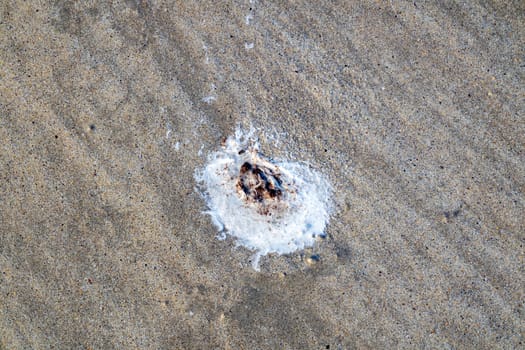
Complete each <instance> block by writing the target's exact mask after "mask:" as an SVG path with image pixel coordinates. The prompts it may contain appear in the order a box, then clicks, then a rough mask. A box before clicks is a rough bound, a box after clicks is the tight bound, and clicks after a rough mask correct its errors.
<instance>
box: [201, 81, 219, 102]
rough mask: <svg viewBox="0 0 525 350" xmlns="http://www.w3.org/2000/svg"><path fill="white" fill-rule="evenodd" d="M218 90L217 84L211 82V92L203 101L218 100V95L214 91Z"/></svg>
mask: <svg viewBox="0 0 525 350" xmlns="http://www.w3.org/2000/svg"><path fill="white" fill-rule="evenodd" d="M215 90H217V86H215V84H211V86H210V93H209V95H208V96H205V97H203V98H202V101H203V102H206V103H207V104H210V103H212V102H213V101H215V100H217V96H215V94H214V91H215Z"/></svg>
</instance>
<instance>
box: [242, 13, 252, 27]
mask: <svg viewBox="0 0 525 350" xmlns="http://www.w3.org/2000/svg"><path fill="white" fill-rule="evenodd" d="M252 19H253V15H252V14H251V13H249V14H247V15H246V17H244V22H245V23H246V25H247V26H249V25H250V24H251V23H250V22H251V20H252Z"/></svg>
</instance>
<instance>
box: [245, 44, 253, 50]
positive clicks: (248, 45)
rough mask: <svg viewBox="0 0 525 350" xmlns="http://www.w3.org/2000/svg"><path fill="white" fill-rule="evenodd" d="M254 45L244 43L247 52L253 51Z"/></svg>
mask: <svg viewBox="0 0 525 350" xmlns="http://www.w3.org/2000/svg"><path fill="white" fill-rule="evenodd" d="M253 46H254V43H244V48H245V49H246V50H250V49H253Z"/></svg>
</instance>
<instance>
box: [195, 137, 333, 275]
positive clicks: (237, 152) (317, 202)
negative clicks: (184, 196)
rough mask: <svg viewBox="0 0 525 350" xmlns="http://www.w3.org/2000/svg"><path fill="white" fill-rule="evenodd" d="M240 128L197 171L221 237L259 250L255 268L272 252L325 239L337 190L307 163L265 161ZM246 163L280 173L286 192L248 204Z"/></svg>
mask: <svg viewBox="0 0 525 350" xmlns="http://www.w3.org/2000/svg"><path fill="white" fill-rule="evenodd" d="M254 134H255V130H254V129H253V128H252V129H251V130H250V131H249V132H245V131H243V130H241V129H237V131H236V132H235V135H233V136H231V137H229V138H228V139H227V140H226V142H225V144H224V145H223V147H222V149H221V150H219V151H217V152H214V153H213V154H211V155H210V156H209V157H208V163H207V164H206V165H205V167H204V168H203V169H198V170H197V171H196V172H195V179H196V181H197V183H198V184H199V188H200V189H201V191H202V195H203V197H204V198H205V200H206V204H207V206H208V208H209V210H208V211H206V213H207V214H209V215H210V216H211V219H212V222H213V223H214V225H215V226H216V227H217V229H218V231H219V236H218V238H219V239H224V238H225V237H226V235H231V236H233V237H235V238H236V239H237V245H240V246H244V247H246V248H248V249H250V250H255V251H256V253H255V256H254V257H253V260H252V261H253V262H252V265H253V267H254V268H255V269H256V270H258V269H259V266H258V265H259V259H260V257H261V256H263V255H266V254H268V253H277V254H287V253H292V252H294V251H296V250H299V249H304V248H305V247H310V246H312V245H313V244H314V243H315V241H316V237H318V236H321V237H324V230H325V227H326V225H327V223H328V220H329V216H330V212H331V195H332V188H331V186H330V184H329V182H328V181H327V180H326V179H325V177H324V176H323V175H322V174H320V173H319V172H317V171H315V170H314V169H312V168H311V167H310V166H309V165H308V164H305V163H300V162H291V161H273V162H270V160H269V159H267V158H265V157H263V156H262V155H261V154H260V153H259V152H258V151H259V144H258V142H257V139H256V138H255V137H254ZM246 162H251V163H252V164H260V165H261V167H267V168H269V169H272V170H271V171H272V172H273V171H275V172H276V173H279V178H280V181H282V187H280V188H282V189H283V191H282V192H283V194H282V196H281V197H280V198H279V199H271V200H269V202H268V203H266V204H261V203H260V202H258V201H250V200H247V196H246V195H245V193H244V192H242V191H240V190H239V188H240V187H239V174H240V171H241V167H242V166H243V164H245V163H246Z"/></svg>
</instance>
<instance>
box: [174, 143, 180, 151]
mask: <svg viewBox="0 0 525 350" xmlns="http://www.w3.org/2000/svg"><path fill="white" fill-rule="evenodd" d="M173 148H175V151H178V150H179V149H180V142H179V141H177V142H176V143H175V145H174V146H173Z"/></svg>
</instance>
